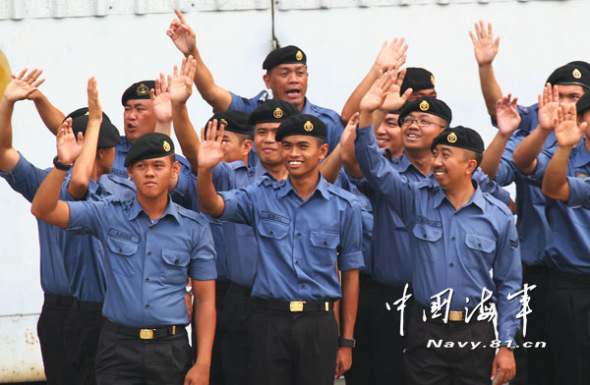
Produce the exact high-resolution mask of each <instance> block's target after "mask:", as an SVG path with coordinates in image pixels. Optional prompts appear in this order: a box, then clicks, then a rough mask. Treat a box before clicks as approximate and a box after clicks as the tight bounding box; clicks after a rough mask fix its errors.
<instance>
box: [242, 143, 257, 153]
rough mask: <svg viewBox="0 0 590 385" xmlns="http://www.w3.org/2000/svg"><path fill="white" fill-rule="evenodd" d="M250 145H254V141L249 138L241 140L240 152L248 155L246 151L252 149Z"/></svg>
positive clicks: (248, 151)
mask: <svg viewBox="0 0 590 385" xmlns="http://www.w3.org/2000/svg"><path fill="white" fill-rule="evenodd" d="M252 147H254V142H252V141H251V140H250V139H246V140H244V141H243V142H242V153H243V154H244V155H248V153H250V151H252Z"/></svg>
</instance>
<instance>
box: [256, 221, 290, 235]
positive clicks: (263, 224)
mask: <svg viewBox="0 0 590 385" xmlns="http://www.w3.org/2000/svg"><path fill="white" fill-rule="evenodd" d="M257 230H258V233H259V234H260V235H262V236H263V237H265V238H273V239H283V238H285V237H286V236H287V234H288V233H289V226H285V225H282V224H280V223H275V222H271V221H265V220H261V221H259V222H258V226H257Z"/></svg>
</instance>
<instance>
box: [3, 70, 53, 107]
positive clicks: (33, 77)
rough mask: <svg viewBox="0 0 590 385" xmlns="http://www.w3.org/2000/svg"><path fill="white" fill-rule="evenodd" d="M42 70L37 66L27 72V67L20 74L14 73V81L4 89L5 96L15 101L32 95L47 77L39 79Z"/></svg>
mask: <svg viewBox="0 0 590 385" xmlns="http://www.w3.org/2000/svg"><path fill="white" fill-rule="evenodd" d="M42 72H43V70H40V69H38V68H35V69H34V70H32V71H31V72H29V73H27V69H26V68H25V69H24V70H22V71H21V73H20V74H19V75H18V76H14V75H12V81H11V82H10V83H9V84H8V86H6V89H5V90H4V98H5V99H6V100H7V101H9V102H11V103H14V102H16V101H18V100H23V99H26V98H28V97H29V96H31V94H32V93H34V92H35V91H37V87H39V86H40V85H41V84H42V83H43V82H44V81H45V79H41V80H37V79H38V78H39V76H41V73H42Z"/></svg>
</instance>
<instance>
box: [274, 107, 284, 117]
mask: <svg viewBox="0 0 590 385" xmlns="http://www.w3.org/2000/svg"><path fill="white" fill-rule="evenodd" d="M272 116H274V117H275V118H277V119H280V118H282V117H283V110H281V109H280V108H279V107H277V108H275V110H274V111H273V113H272Z"/></svg>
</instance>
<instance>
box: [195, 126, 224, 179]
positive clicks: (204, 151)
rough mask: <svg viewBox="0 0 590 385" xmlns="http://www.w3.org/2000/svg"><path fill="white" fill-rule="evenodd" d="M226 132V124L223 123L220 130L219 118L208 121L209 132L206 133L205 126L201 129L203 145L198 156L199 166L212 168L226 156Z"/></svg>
mask: <svg viewBox="0 0 590 385" xmlns="http://www.w3.org/2000/svg"><path fill="white" fill-rule="evenodd" d="M224 132H225V126H223V125H221V126H220V128H219V130H218V129H217V119H214V120H213V121H212V122H209V123H208V125H207V133H205V128H204V127H203V128H202V129H201V145H200V147H199V156H198V158H197V162H198V164H199V168H204V169H212V168H213V167H215V166H217V164H218V163H219V162H221V161H222V160H223V157H224V156H225V153H224V149H225V142H223V133H224Z"/></svg>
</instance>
